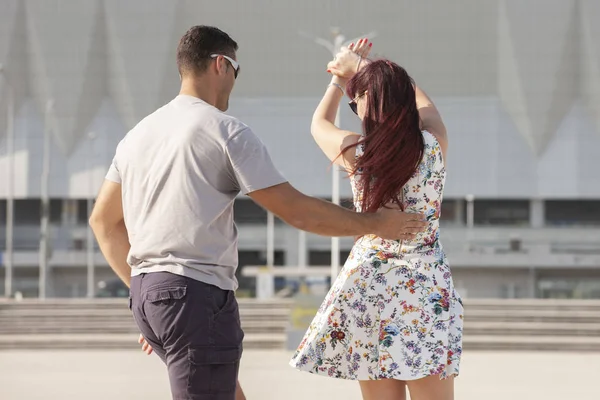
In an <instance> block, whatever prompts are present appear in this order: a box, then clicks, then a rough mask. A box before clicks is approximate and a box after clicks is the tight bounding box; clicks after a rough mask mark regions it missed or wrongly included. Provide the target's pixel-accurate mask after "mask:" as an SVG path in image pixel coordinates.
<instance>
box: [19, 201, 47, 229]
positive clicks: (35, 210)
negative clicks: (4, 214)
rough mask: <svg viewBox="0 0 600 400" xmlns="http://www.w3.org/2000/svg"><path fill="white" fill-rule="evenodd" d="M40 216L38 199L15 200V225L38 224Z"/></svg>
mask: <svg viewBox="0 0 600 400" xmlns="http://www.w3.org/2000/svg"><path fill="white" fill-rule="evenodd" d="M41 217H42V209H41V202H40V200H39V199H19V200H15V225H39V224H40V219H41Z"/></svg>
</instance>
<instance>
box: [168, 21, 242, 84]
mask: <svg viewBox="0 0 600 400" xmlns="http://www.w3.org/2000/svg"><path fill="white" fill-rule="evenodd" d="M237 49H238V44H237V43H236V42H235V40H233V39H232V38H231V37H229V35H228V34H226V33H225V32H223V31H222V30H220V29H218V28H215V27H213V26H205V25H196V26H192V27H191V28H190V29H188V31H187V32H186V33H185V35H183V37H182V38H181V40H180V41H179V46H177V68H178V69H179V73H180V74H181V75H182V76H183V75H184V74H185V73H189V72H192V73H196V74H198V73H202V72H204V71H205V70H206V68H208V64H209V63H210V61H211V58H210V55H211V54H224V55H228V56H230V57H231V56H234V55H235V52H236V51H237Z"/></svg>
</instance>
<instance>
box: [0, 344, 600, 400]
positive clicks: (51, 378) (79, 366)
mask: <svg viewBox="0 0 600 400" xmlns="http://www.w3.org/2000/svg"><path fill="white" fill-rule="evenodd" d="M290 356H291V352H287V351H257V350H247V351H245V352H244V358H243V360H242V367H241V373H240V381H241V383H242V386H243V387H244V390H245V392H246V395H247V398H248V400H271V399H272V400H306V399H310V400H318V399H332V398H338V399H344V400H360V399H361V396H360V391H359V388H358V383H356V382H352V381H343V380H335V379H329V378H324V377H319V376H313V375H311V374H308V373H303V372H298V371H296V370H294V369H292V368H291V367H289V366H288V364H287V363H288V360H289V358H290ZM599 377H600V353H587V354H586V353H567V352H552V353H550V352H539V353H530V352H468V353H466V354H465V355H464V357H463V360H462V364H461V376H460V377H459V378H458V379H457V380H456V399H457V400H482V399H485V400H506V399H511V400H520V399H523V400H538V399H539V400H571V399H577V400H600V384H599V383H598V379H599ZM170 398H171V397H170V392H169V386H168V381H167V374H166V369H165V367H164V365H163V364H162V363H161V362H160V360H159V359H158V357H156V356H154V355H152V356H146V355H144V354H143V353H141V352H137V351H123V350H107V351H95V350H94V351H92V350H90V351H86V350H65V351H48V350H40V351H4V352H0V399H1V400H38V399H39V400H41V399H44V400H47V399H61V400H71V399H73V400H81V399H85V400H108V399H110V400H121V399H122V400H130V399H131V400H138V399H143V400H168V399H170Z"/></svg>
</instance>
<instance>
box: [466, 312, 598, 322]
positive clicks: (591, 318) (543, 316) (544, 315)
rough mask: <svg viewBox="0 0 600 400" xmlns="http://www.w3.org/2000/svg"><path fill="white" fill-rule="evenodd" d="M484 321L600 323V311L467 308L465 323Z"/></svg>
mask: <svg viewBox="0 0 600 400" xmlns="http://www.w3.org/2000/svg"><path fill="white" fill-rule="evenodd" d="M476 321H477V322H483V321H497V322H548V323H550V322H557V323H558V322H564V323H575V322H589V323H600V312H595V311H587V310H584V311H581V310H574V311H570V312H565V311H561V310H551V309H549V310H536V311H532V310H527V309H524V310H494V311H493V312H490V311H486V310H477V309H475V310H470V309H465V323H467V322H468V323H473V322H476Z"/></svg>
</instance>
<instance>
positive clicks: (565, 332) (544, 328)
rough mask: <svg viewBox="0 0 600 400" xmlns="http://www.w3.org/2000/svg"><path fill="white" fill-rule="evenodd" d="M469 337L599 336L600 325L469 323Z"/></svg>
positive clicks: (465, 328)
mask: <svg viewBox="0 0 600 400" xmlns="http://www.w3.org/2000/svg"><path fill="white" fill-rule="evenodd" d="M464 333H465V335H468V336H479V335H483V336H486V335H487V336H491V335H495V336H598V337H600V324H599V323H545V322H544V323H539V322H510V323H506V322H495V321H494V322H480V321H477V322H468V323H465V326H464Z"/></svg>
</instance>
